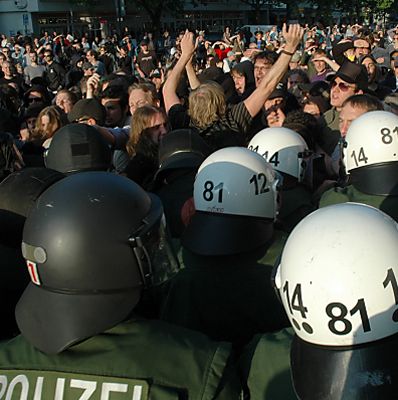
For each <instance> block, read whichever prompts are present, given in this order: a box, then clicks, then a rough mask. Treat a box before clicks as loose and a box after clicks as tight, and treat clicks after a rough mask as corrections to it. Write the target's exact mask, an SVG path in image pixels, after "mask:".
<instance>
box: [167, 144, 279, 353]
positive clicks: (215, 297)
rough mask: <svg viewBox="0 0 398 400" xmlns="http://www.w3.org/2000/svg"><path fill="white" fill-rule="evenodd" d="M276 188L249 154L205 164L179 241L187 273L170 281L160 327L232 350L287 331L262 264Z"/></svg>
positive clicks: (216, 157)
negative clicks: (178, 328)
mask: <svg viewBox="0 0 398 400" xmlns="http://www.w3.org/2000/svg"><path fill="white" fill-rule="evenodd" d="M277 185H278V180H277V178H276V176H275V172H274V171H273V169H272V167H271V165H270V164H268V163H266V162H265V161H264V159H263V158H262V157H261V156H260V155H258V154H256V153H254V152H252V151H250V150H248V149H246V148H243V147H228V148H224V149H221V150H218V151H216V152H215V153H213V154H211V155H210V156H209V157H207V158H206V160H205V161H204V162H203V163H202V165H201V166H200V168H199V170H198V174H197V177H196V180H195V183H194V203H195V208H196V211H195V213H194V215H193V216H192V218H191V220H190V222H189V224H188V226H187V227H186V229H185V231H184V232H183V235H182V238H181V243H182V246H183V250H182V259H183V264H184V267H185V268H184V269H182V270H181V271H179V272H178V273H177V275H176V276H174V277H173V278H172V279H171V284H170V286H171V287H170V290H169V293H168V296H167V298H166V299H165V301H164V306H163V312H162V314H161V315H162V318H163V319H165V320H167V321H169V322H172V323H175V324H178V325H182V326H185V327H188V328H191V329H195V330H198V331H201V332H204V333H206V334H207V335H209V336H210V337H211V338H213V339H217V340H228V341H232V342H233V343H234V344H235V345H237V346H241V345H243V344H245V343H246V342H247V341H249V340H250V339H251V337H252V336H253V334H255V333H258V332H269V331H274V330H278V329H280V328H281V327H283V326H286V322H287V321H286V315H285V313H284V311H283V309H282V308H281V305H280V303H279V301H278V299H277V297H276V296H275V293H274V291H273V289H272V286H271V284H270V276H271V275H270V274H271V271H272V267H270V266H269V265H265V264H264V263H263V260H262V258H263V257H265V256H266V254H267V250H268V248H269V247H270V246H271V244H272V241H273V236H274V226H273V225H274V220H275V217H276V214H277Z"/></svg>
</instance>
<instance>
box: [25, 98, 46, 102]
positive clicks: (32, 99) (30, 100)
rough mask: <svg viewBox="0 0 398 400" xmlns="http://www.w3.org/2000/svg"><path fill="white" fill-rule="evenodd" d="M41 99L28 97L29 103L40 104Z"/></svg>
mask: <svg viewBox="0 0 398 400" xmlns="http://www.w3.org/2000/svg"><path fill="white" fill-rule="evenodd" d="M42 101H43V99H42V98H41V97H28V102H29V103H40V102H42Z"/></svg>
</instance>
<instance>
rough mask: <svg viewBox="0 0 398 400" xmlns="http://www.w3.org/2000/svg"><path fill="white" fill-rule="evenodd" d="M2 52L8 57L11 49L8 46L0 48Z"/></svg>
mask: <svg viewBox="0 0 398 400" xmlns="http://www.w3.org/2000/svg"><path fill="white" fill-rule="evenodd" d="M2 53H3V54H4V55H5V56H6V58H7V59H9V58H10V55H11V50H10V49H9V48H8V47H4V48H3V49H2Z"/></svg>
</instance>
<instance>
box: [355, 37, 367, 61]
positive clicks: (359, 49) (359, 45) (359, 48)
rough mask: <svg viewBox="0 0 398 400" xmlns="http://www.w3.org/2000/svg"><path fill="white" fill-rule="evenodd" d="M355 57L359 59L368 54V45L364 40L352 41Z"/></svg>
mask: <svg viewBox="0 0 398 400" xmlns="http://www.w3.org/2000/svg"><path fill="white" fill-rule="evenodd" d="M354 48H355V57H356V58H360V57H361V56H364V55H366V54H370V43H369V42H367V41H366V40H364V39H357V40H355V41H354Z"/></svg>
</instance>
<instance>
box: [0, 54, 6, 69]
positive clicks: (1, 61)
mask: <svg viewBox="0 0 398 400" xmlns="http://www.w3.org/2000/svg"><path fill="white" fill-rule="evenodd" d="M5 60H6V56H5V55H4V54H2V53H0V67H1V66H2V65H3V62H4V61H5Z"/></svg>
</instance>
